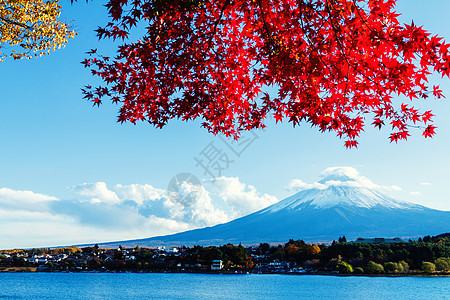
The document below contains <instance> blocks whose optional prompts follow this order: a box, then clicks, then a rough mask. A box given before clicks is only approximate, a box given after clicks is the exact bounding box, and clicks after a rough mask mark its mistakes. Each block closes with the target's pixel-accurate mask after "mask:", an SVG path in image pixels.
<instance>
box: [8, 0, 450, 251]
mask: <svg viewBox="0 0 450 300" xmlns="http://www.w3.org/2000/svg"><path fill="white" fill-rule="evenodd" d="M101 3H103V1H93V2H90V3H89V4H86V3H85V2H84V1H81V2H79V3H77V4H74V5H70V1H65V0H63V1H62V5H63V12H62V18H63V20H65V21H68V22H70V23H71V24H72V26H73V29H74V30H76V31H77V32H78V36H76V37H75V39H73V40H70V41H69V44H68V45H67V46H66V47H65V48H64V49H62V50H58V51H56V52H54V53H52V54H51V55H48V56H44V57H41V58H38V59H32V60H21V61H11V60H8V61H6V62H2V63H0V82H1V90H0V137H1V140H0V141H1V144H0V145H1V147H0V216H1V218H0V231H1V232H2V234H0V249H1V248H8V247H31V246H52V245H61V244H67V243H72V242H73V243H78V242H83V243H85V242H86V243H88V242H95V241H101V240H112V239H126V238H130V239H132V238H140V237H147V236H151V235H155V234H165V233H170V232H175V231H180V230H185V229H189V228H194V227H198V226H205V225H212V224H214V223H217V222H218V221H226V220H229V219H230V218H233V217H237V216H240V215H243V214H245V213H248V212H251V211H254V210H256V209H258V208H262V207H263V206H265V205H269V204H271V203H274V202H276V201H278V200H281V199H283V198H284V197H286V196H289V195H290V194H292V193H293V191H292V190H289V189H287V188H286V187H287V186H288V185H289V184H290V183H291V182H292V180H294V179H300V180H302V181H303V182H310V183H312V182H315V181H317V180H318V178H319V174H320V173H321V172H322V171H323V170H324V169H326V168H328V167H334V166H349V167H353V168H356V169H357V170H358V171H359V173H360V174H361V175H363V176H366V177H368V178H370V179H371V180H372V181H373V182H375V183H376V184H378V185H380V186H386V187H392V186H394V188H390V189H389V193H390V194H392V195H394V196H396V197H397V198H399V199H401V200H406V201H411V202H415V203H419V204H422V205H426V206H429V207H432V208H437V209H443V210H450V201H449V200H450V199H449V193H448V182H449V178H450V176H449V169H450V158H449V156H448V154H447V153H448V151H447V149H448V148H449V147H450V118H449V117H448V113H449V108H450V105H449V103H448V100H445V99H444V100H443V101H437V100H427V101H426V102H424V103H419V104H418V106H420V107H423V108H427V109H432V110H433V112H434V113H435V114H436V117H435V125H437V126H438V130H437V135H436V136H435V137H434V138H433V139H424V138H422V136H421V132H420V131H417V132H414V130H413V132H412V137H410V139H409V140H408V141H407V142H400V143H399V144H390V143H389V140H388V131H385V130H382V131H381V132H379V131H378V130H374V129H371V128H369V127H366V132H365V133H363V134H362V137H361V138H360V140H359V142H360V146H359V147H358V149H352V150H347V149H345V148H344V147H343V141H342V140H339V139H338V138H337V137H336V136H335V135H334V134H331V133H325V134H322V133H319V132H318V130H317V129H315V128H310V126H309V125H308V124H303V125H302V126H300V127H298V128H292V126H291V125H290V124H287V123H283V124H278V125H276V126H269V128H267V129H266V130H265V131H255V132H254V134H249V135H248V136H249V137H250V138H255V136H257V138H255V139H254V140H252V142H251V143H250V144H245V143H243V144H241V146H237V145H235V144H228V146H231V147H235V148H236V147H240V148H239V149H242V148H244V147H245V146H247V147H246V148H245V150H243V151H242V150H238V152H241V153H240V154H239V156H238V155H236V153H234V152H233V151H232V150H231V148H230V147H228V146H227V143H225V142H224V141H223V140H221V139H220V138H219V137H214V136H212V135H211V134H209V133H207V132H206V130H204V129H202V128H200V125H199V122H189V123H182V122H179V121H176V120H175V121H171V122H170V123H169V125H168V126H167V127H165V128H163V129H162V130H161V129H155V128H153V127H152V126H150V125H148V124H145V123H143V124H138V125H136V126H135V125H131V124H119V123H116V119H117V111H118V107H117V106H115V105H112V104H109V103H106V102H105V104H103V105H102V106H101V107H100V108H96V107H95V108H94V107H92V106H91V104H90V103H88V102H86V101H84V100H83V99H82V94H81V90H80V89H81V87H82V86H84V85H85V84H95V82H96V80H97V79H95V78H93V77H91V75H90V72H89V70H88V69H84V68H83V67H82V65H81V64H80V62H81V61H82V60H83V59H84V58H85V52H86V51H89V50H90V49H91V48H99V49H101V52H103V53H108V52H109V53H111V52H112V51H114V48H113V46H114V45H112V44H111V43H110V42H105V41H102V42H98V41H97V38H96V36H95V32H94V29H95V28H97V26H98V25H103V24H105V22H107V18H106V10H105V9H104V7H102V6H101ZM397 10H398V11H399V12H401V13H402V14H403V15H402V16H401V18H400V19H401V21H404V22H406V23H410V22H411V20H414V22H415V23H416V24H421V25H424V28H425V29H427V30H429V31H430V32H432V33H433V34H439V35H440V36H443V37H445V38H446V39H447V40H448V41H450V20H449V19H448V15H447V14H448V11H449V10H450V2H448V1H445V0H439V1H433V2H432V5H431V4H430V3H429V2H426V1H419V0H414V1H412V0H400V1H398V6H397ZM433 80H436V82H438V83H439V84H440V85H441V88H442V89H443V90H444V93H445V94H446V95H447V96H449V95H450V82H449V80H448V79H442V80H441V79H440V78H438V77H436V78H433ZM449 97H450V96H449ZM250 140H251V139H250ZM211 143H212V144H211ZM211 145H213V146H214V147H215V148H217V149H218V150H220V151H221V153H222V154H226V155H228V159H230V160H231V161H232V162H231V163H230V164H229V166H228V168H225V169H224V170H223V171H222V172H221V174H217V173H216V176H218V175H220V176H223V177H222V179H221V180H218V181H217V182H215V183H211V182H209V180H210V179H211V178H210V176H209V175H208V174H206V175H205V173H204V171H203V169H202V168H201V167H199V166H197V165H196V161H195V158H201V157H202V151H204V150H206V149H208V146H209V147H210V146H211ZM236 149H237V148H236ZM183 172H188V173H191V174H193V175H195V176H196V177H197V178H199V179H200V180H201V182H202V184H203V185H204V186H205V190H204V192H203V193H202V197H200V198H201V199H200V200H199V203H197V204H196V205H193V206H191V207H190V208H189V209H188V208H186V209H185V210H184V211H178V210H177V209H178V208H176V207H175V206H170V205H171V204H170V203H169V202H170V201H169V202H168V200H167V197H166V196H161V195H163V194H164V193H165V189H166V188H167V186H168V184H169V181H170V180H171V179H172V178H173V177H174V176H176V175H177V174H179V173H183ZM186 188H187V189H189V187H186ZM25 191H26V192H25ZM132 197H137V198H139V197H141V198H142V197H143V198H142V199H143V200H142V201H141V202H140V203H138V206H139V205H140V206H139V207H140V210H139V212H140V213H139V217H136V211H135V210H133V209H131V208H130V206H129V205H128V206H127V205H126V204H124V203H123V201H125V200H127V199H128V200H129V199H130V198H132ZM145 197H149V199H150V198H151V199H163V198H164V197H166V198H164V199H166V200H165V201H166V202H164V201H162V202H161V201H160V202H158V203H159V204H158V205H160V206H158V205H156V202H152V203H154V204H155V205H154V206H148V207H147V206H145V205H146V204H145V203H144V202H145ZM152 197H153V198H152ZM158 197H159V198H158ZM137 198H136V199H137ZM137 202H139V201H137ZM14 203H15V204H14ZM105 203H106V204H105ZM161 203H162V204H161ZM164 203H165V204H164ZM103 204H104V205H103ZM102 205H103V206H102ZM161 205H162V206H164V205H165V206H164V208H162V206H161ZM144 206H145V207H144ZM143 211H145V212H146V215H145V216H144V217H143V218H142V219H140V217H142V212H143ZM37 231H38V232H39V233H37ZM5 232H8V233H5Z"/></svg>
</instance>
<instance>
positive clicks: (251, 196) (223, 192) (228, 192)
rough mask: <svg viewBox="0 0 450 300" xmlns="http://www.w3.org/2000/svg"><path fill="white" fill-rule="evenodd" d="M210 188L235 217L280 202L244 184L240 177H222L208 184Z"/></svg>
mask: <svg viewBox="0 0 450 300" xmlns="http://www.w3.org/2000/svg"><path fill="white" fill-rule="evenodd" d="M208 187H210V188H211V190H212V191H213V192H214V193H215V194H216V195H217V196H218V198H220V199H221V200H223V201H224V202H225V204H226V205H227V206H228V207H229V208H230V209H231V211H232V214H233V217H234V218H236V217H240V216H244V215H247V214H249V213H252V212H255V211H257V210H260V209H263V208H265V207H267V206H269V205H272V204H274V203H277V202H278V201H279V200H278V198H276V197H275V196H272V195H269V194H261V193H259V192H258V191H257V190H256V188H255V187H254V186H252V185H247V184H245V183H242V182H241V181H240V180H239V178H238V177H224V176H222V177H220V178H216V179H215V180H213V181H209V182H208Z"/></svg>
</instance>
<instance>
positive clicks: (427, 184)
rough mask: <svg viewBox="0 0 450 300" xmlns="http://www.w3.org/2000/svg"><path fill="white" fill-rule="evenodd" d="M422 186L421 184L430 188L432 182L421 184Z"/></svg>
mask: <svg viewBox="0 0 450 300" xmlns="http://www.w3.org/2000/svg"><path fill="white" fill-rule="evenodd" d="M420 184H421V185H426V186H430V185H431V182H421V183H420Z"/></svg>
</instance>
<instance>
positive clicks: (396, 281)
mask: <svg viewBox="0 0 450 300" xmlns="http://www.w3.org/2000/svg"><path fill="white" fill-rule="evenodd" d="M139 298H141V299H287V298H290V299H450V278H448V277H433V278H428V277H395V278H393V277H353V276H352V277H337V276H319V275H292V276H290V275H271V274H264V275H254V274H252V275H221V274H154V273H152V274H149V273H147V274H134V273H117V274H109V273H0V299H139Z"/></svg>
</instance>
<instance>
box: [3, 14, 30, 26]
mask: <svg viewBox="0 0 450 300" xmlns="http://www.w3.org/2000/svg"><path fill="white" fill-rule="evenodd" d="M0 20H2V21H3V22H5V23H8V24H13V25H17V26H19V27H23V28H26V29H33V26H28V25H26V24H22V23H19V22H16V21H13V20H9V19H7V18H4V17H2V16H0Z"/></svg>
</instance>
